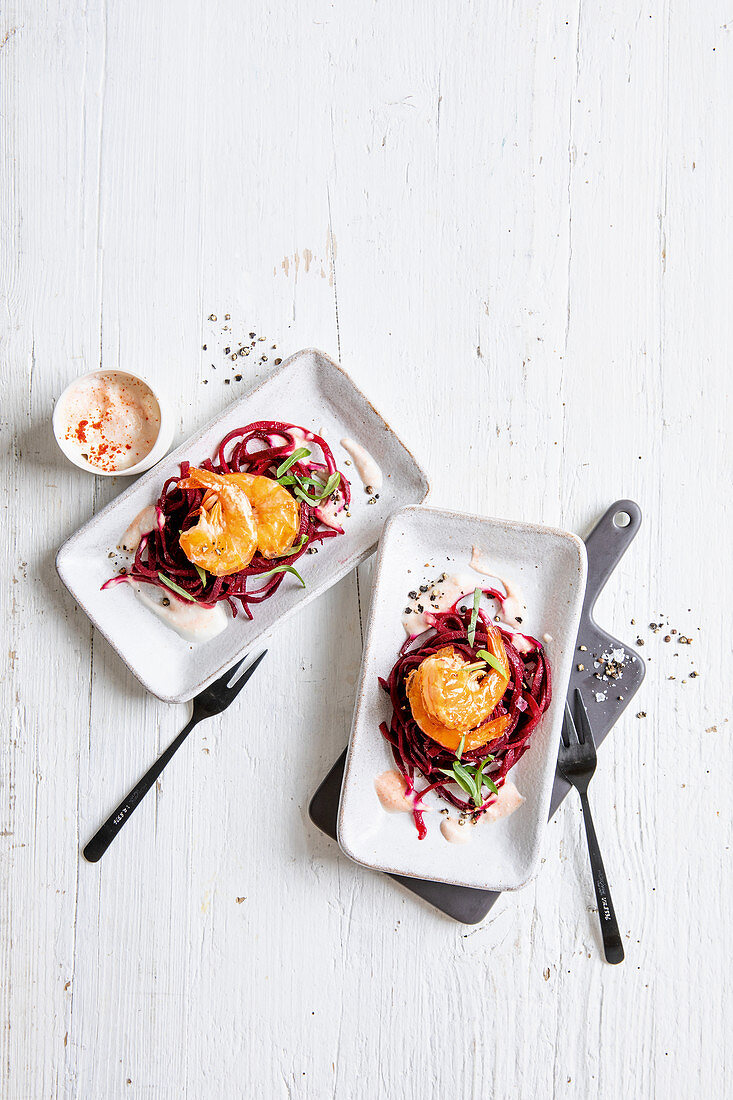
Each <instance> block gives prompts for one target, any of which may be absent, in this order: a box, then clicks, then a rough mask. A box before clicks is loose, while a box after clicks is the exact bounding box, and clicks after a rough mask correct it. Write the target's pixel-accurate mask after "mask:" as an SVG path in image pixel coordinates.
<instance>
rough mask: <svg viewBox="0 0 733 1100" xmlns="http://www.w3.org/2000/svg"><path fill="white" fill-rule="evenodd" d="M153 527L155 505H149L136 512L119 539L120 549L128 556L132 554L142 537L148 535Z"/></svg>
mask: <svg viewBox="0 0 733 1100" xmlns="http://www.w3.org/2000/svg"><path fill="white" fill-rule="evenodd" d="M154 527H155V505H154V504H149V505H148V506H147V508H143V510H142V512H138V514H137V515H136V516H135V518H134V520H133V521H132V523H131V524H130V526H129V527H128V528H127V530H126V531H125V533H124V535H123V536H122V538H121V539H120V543H119V545H120V547H121V548H122V549H123V550H127V552H128V554H134V553H135V551H136V550H137V548H138V546H139V545H140V539H141V538H142V537H143V535H149V534H150V532H151V531H152V530H153V529H154Z"/></svg>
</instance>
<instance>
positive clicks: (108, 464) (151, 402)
mask: <svg viewBox="0 0 733 1100" xmlns="http://www.w3.org/2000/svg"><path fill="white" fill-rule="evenodd" d="M60 415H61V419H62V424H63V428H62V431H63V436H64V439H65V440H66V442H67V443H69V444H70V445H71V446H72V448H73V449H74V450H75V451H76V452H77V453H78V454H79V456H80V457H81V458H83V459H84V461H85V462H88V463H89V464H90V466H96V467H97V469H99V470H105V471H107V472H111V471H114V470H128V469H129V468H130V467H131V466H135V465H137V463H138V462H141V461H142V459H143V458H145V456H146V455H147V454H149V453H150V451H151V450H152V448H153V446H154V444H155V441H156V439H157V438H158V433H159V431H160V407H159V405H158V402H157V400H156V398H155V395H154V394H153V392H152V390H151V389H150V387H149V386H147V385H146V384H145V383H144V382H143V381H142V380H141V379H139V378H133V377H132V376H131V375H129V374H124V373H123V372H121V371H104V372H100V373H99V374H94V375H90V376H89V377H87V378H80V379H79V381H78V382H77V383H76V385H75V386H73V387H72V388H71V389H70V390H69V392H68V393H67V394H66V396H65V398H64V400H63V405H62V408H61V412H60Z"/></svg>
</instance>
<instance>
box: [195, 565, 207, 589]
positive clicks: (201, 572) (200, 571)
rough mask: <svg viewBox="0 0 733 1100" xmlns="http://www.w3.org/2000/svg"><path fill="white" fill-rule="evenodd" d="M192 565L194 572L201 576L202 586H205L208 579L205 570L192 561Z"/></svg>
mask: <svg viewBox="0 0 733 1100" xmlns="http://www.w3.org/2000/svg"><path fill="white" fill-rule="evenodd" d="M193 567H194V569H195V570H196V572H197V573H198V575H199V577H200V578H201V584H202V585H203V587H204V588H206V582H207V581H208V579H209V578H208V575H207V573H206V570H205V569H202V568H201V566H200V565H197V564H196V562H194V563H193Z"/></svg>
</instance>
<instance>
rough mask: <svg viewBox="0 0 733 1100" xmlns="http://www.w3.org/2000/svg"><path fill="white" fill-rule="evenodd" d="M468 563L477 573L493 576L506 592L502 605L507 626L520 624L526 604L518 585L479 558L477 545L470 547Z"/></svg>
mask: <svg viewBox="0 0 733 1100" xmlns="http://www.w3.org/2000/svg"><path fill="white" fill-rule="evenodd" d="M470 564H471V568H472V569H474V570H475V571H476V572H477V573H482V574H483V575H484V576H485V577H493V578H494V579H495V580H497V581H499V583H500V584H501V585H503V587H504V591H505V592H506V597H505V599H504V604H503V607H502V612H503V615H504V618H505V620H506V622H507V623H508V625H509V626H512V627H515V628H516V627H519V626H521V625H522V620H523V619H524V618H525V612H526V610H527V605H526V604H525V602H524V599H523V597H522V592H521V589H520V588H519V585H518V584H515V583H514V581H510V580H507V579H506V577H502V576H500V575H499V574H498V573H497V572H496V571H495V570H494V569H492V568H491V566H490V565H487V564H486V563H485V562H484V561H483V560H482V558H481V550H480V549H479V547H478V546H474V547H472V553H471V563H470Z"/></svg>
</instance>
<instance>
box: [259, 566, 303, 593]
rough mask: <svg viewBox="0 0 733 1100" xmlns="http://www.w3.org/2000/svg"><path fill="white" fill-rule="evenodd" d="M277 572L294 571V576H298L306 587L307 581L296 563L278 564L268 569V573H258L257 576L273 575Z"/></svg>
mask: <svg viewBox="0 0 733 1100" xmlns="http://www.w3.org/2000/svg"><path fill="white" fill-rule="evenodd" d="M275 573H292V574H293V576H295V577H297V578H298V580H299V581H300V583H301V585H302V586H303V588H305V581H304V580H303V578H302V577H301V575H300V573H299V572H298V570H297V569H296V568H295V566H294V565H276V566H275V568H274V569H268V570H267V572H266V573H258V574H257V576H258V577H272V576H273V575H274V574H275Z"/></svg>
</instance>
